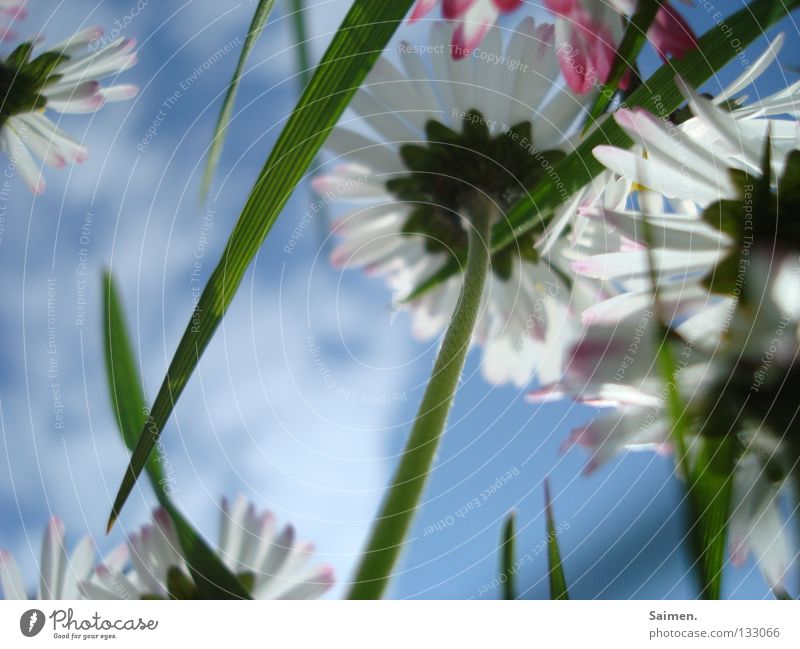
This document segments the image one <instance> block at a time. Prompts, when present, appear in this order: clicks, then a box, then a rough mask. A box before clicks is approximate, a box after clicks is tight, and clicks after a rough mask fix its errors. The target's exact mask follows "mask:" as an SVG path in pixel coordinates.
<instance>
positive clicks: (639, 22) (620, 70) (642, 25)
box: [583, 0, 661, 134]
mask: <svg viewBox="0 0 800 649" xmlns="http://www.w3.org/2000/svg"><path fill="white" fill-rule="evenodd" d="M660 7H661V3H660V2H659V0H639V4H638V5H637V7H636V13H635V14H633V16H632V17H631V19H630V21H629V22H628V27H627V28H626V29H625V34H624V35H623V36H622V40H621V41H620V43H619V47H618V48H617V54H616V56H615V57H614V63H613V65H612V67H611V72H609V74H608V79H606V82H605V83H604V84H602V85H601V86H600V91H599V93H598V95H597V99H596V100H595V102H594V106H592V109H591V110H590V111H589V117H588V118H587V120H586V126H584V127H583V132H584V134H585V133H586V132H587V131H588V130H589V129H590V128H591V127H592V126H594V124H595V122H596V121H597V118H598V117H600V115H602V114H603V111H605V109H606V107H607V106H608V104H609V103H611V100H612V99H613V97H614V93H616V91H617V87H618V86H619V82H620V81H622V77H623V76H624V75H625V72H626V70H630V69H632V66H631V64H632V63H633V62H634V61H636V58H637V57H638V56H639V53H640V52H641V51H642V47H644V44H645V43H646V42H647V31H648V30H649V29H650V25H652V24H653V21H654V20H655V18H656V14H657V13H658V10H659V8H660Z"/></svg>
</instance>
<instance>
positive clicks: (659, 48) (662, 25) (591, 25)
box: [544, 0, 697, 93]
mask: <svg viewBox="0 0 800 649" xmlns="http://www.w3.org/2000/svg"><path fill="white" fill-rule="evenodd" d="M637 4H638V2H637V0H545V2H544V5H545V7H547V8H548V9H549V10H550V11H552V12H553V13H554V14H555V15H556V16H557V17H558V20H557V21H556V46H557V49H558V53H559V62H560V64H561V72H562V73H563V74H564V77H565V79H566V80H567V83H568V84H569V86H570V88H572V89H573V90H574V91H575V92H577V93H586V92H589V91H590V90H592V88H594V87H596V86H599V85H600V84H603V83H605V81H606V79H607V78H608V75H609V73H610V72H611V68H612V66H613V64H614V58H615V57H616V51H617V46H618V45H619V43H620V41H621V40H622V34H623V21H622V17H621V15H628V16H631V15H633V14H634V13H635V12H636V8H637ZM647 35H648V38H649V39H650V42H651V43H652V44H653V47H654V48H655V50H656V52H658V54H659V56H661V57H662V58H664V59H666V58H667V56H677V57H679V56H682V55H683V54H684V53H685V52H687V51H689V50H691V49H694V48H695V47H696V46H697V44H696V42H695V37H694V34H693V33H692V30H691V28H690V27H689V25H688V24H687V23H686V21H685V20H684V19H683V18H681V16H680V14H678V13H677V12H676V11H675V9H674V8H673V7H672V6H670V4H669V3H668V2H664V3H663V4H662V6H661V8H660V9H659V11H658V13H657V14H656V18H655V20H654V21H653V24H652V25H651V26H650V29H649V31H648V32H647ZM626 83H627V82H626V81H625V80H623V83H622V84H621V85H622V86H623V87H625V86H626Z"/></svg>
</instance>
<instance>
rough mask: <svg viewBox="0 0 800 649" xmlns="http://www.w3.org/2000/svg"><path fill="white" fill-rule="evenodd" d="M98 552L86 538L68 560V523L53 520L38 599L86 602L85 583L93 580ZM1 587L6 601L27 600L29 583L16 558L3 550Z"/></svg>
mask: <svg viewBox="0 0 800 649" xmlns="http://www.w3.org/2000/svg"><path fill="white" fill-rule="evenodd" d="M95 557H96V550H95V546H94V543H93V542H92V539H91V537H89V536H84V537H83V538H82V539H81V540H80V541H78V544H77V545H76V546H75V549H74V550H73V551H72V554H71V555H69V557H68V556H67V551H66V541H65V538H64V523H63V522H62V521H61V520H60V519H58V518H52V519H51V520H50V523H49V524H48V526H47V529H46V530H45V533H44V539H43V541H42V554H41V560H40V562H39V579H38V589H37V591H36V597H35V598H34V599H83V591H82V589H81V586H80V585H81V583H82V582H85V581H88V580H90V579H92V575H93V573H94V563H95ZM0 586H1V587H2V594H3V597H4V598H5V599H27V598H28V594H27V591H26V589H25V581H24V580H23V577H22V573H21V571H20V569H19V566H18V565H17V562H16V561H15V560H14V557H13V556H11V554H10V553H9V552H7V551H5V550H0Z"/></svg>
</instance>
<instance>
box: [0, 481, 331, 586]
mask: <svg viewBox="0 0 800 649" xmlns="http://www.w3.org/2000/svg"><path fill="white" fill-rule="evenodd" d="M217 551H218V553H219V556H220V558H221V559H222V561H223V563H224V564H225V566H226V567H227V568H228V569H229V570H230V571H231V572H232V573H233V574H235V575H236V576H237V577H239V579H240V580H241V581H242V583H243V584H244V585H245V587H246V588H247V590H248V592H249V593H250V594H251V595H252V596H253V598H254V599H315V598H317V597H319V596H321V595H322V594H324V593H325V592H326V591H327V590H328V589H329V588H330V587H331V586H332V585H333V579H334V578H333V571H332V569H331V568H330V567H329V566H327V565H322V566H309V565H308V564H309V560H310V559H311V556H312V554H313V552H314V548H313V546H312V545H311V544H310V543H307V542H298V541H297V539H296V537H295V531H294V528H293V527H292V526H291V525H286V526H285V527H283V528H281V527H279V526H278V524H277V521H276V519H275V516H274V515H273V514H272V513H271V512H268V511H264V512H259V511H257V510H256V508H255V506H254V505H253V504H252V503H248V502H247V500H246V499H245V498H244V496H242V495H239V496H238V497H237V498H236V500H235V501H234V502H233V503H229V502H227V501H226V500H223V501H222V505H221V507H220V525H219V542H218V548H217ZM40 572H41V574H40V579H39V586H38V589H37V591H36V596H35V599H96V600H109V599H113V600H128V599H172V598H174V599H199V594H198V593H197V588H196V586H195V585H194V583H193V582H192V580H191V577H190V573H189V567H188V566H187V564H186V561H185V560H184V559H183V556H182V554H181V547H180V543H179V541H178V537H177V534H176V531H175V527H174V525H173V523H172V520H171V519H170V517H169V516H168V515H167V513H166V512H165V511H164V510H163V509H159V510H156V511H155V512H154V513H153V521H152V523H151V524H149V525H145V526H143V527H142V528H141V530H140V531H139V532H137V533H134V534H131V536H130V538H129V539H128V541H127V543H125V544H123V545H121V546H119V547H117V548H115V549H113V550H112V551H111V552H109V553H108V554H107V555H105V556H104V557H103V558H102V559H101V560H99V561H98V560H97V550H96V549H95V545H94V542H93V541H92V538H91V537H90V536H84V537H83V538H82V539H81V540H80V541H78V543H77V544H76V546H75V548H74V549H73V551H72V553H70V554H69V555H68V554H67V545H66V539H65V531H64V524H63V523H62V522H61V521H60V520H59V519H57V518H54V519H52V520H51V521H50V524H49V525H48V526H47V529H46V530H45V533H44V539H43V541H42V553H41V562H40ZM0 586H1V587H2V592H3V596H4V597H5V599H27V598H28V593H27V591H26V589H25V581H24V580H23V577H22V574H21V572H20V570H19V567H18V565H17V563H16V561H15V560H14V558H13V557H12V556H11V555H10V554H9V553H8V552H6V551H0Z"/></svg>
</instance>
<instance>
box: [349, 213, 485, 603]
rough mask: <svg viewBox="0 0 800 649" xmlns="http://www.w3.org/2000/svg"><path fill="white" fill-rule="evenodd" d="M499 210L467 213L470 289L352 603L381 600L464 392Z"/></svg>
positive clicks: (462, 301) (462, 299)
mask: <svg viewBox="0 0 800 649" xmlns="http://www.w3.org/2000/svg"><path fill="white" fill-rule="evenodd" d="M493 209H494V207H493V206H492V205H491V203H489V202H488V200H487V199H485V198H484V197H476V198H475V200H473V201H472V203H471V204H470V207H469V208H468V209H467V210H466V212H467V216H468V221H469V226H468V227H469V242H468V253H467V265H466V272H465V274H464V286H463V288H462V290H461V296H460V297H459V300H458V304H457V305H456V308H455V311H454V313H453V319H452V320H451V321H450V326H449V327H448V329H447V333H445V336H444V341H443V342H442V348H441V350H440V351H439V355H438V356H437V357H436V363H435V364H434V366H433V373H432V374H431V378H430V381H429V382H428V387H427V388H426V389H425V395H424V396H423V397H422V403H421V404H420V407H419V411H418V412H417V418H416V420H415V421H414V426H413V427H412V429H411V435H410V436H409V438H408V441H407V442H406V446H405V449H404V450H403V455H402V458H401V460H400V465H399V466H398V467H397V470H396V472H395V475H394V478H393V480H392V486H391V488H390V490H389V493H388V495H387V496H386V498H385V500H384V502H383V506H382V508H381V511H380V514H379V516H378V518H377V520H376V521H375V523H374V526H373V529H372V534H371V536H370V539H369V543H368V544H367V549H366V551H365V553H364V555H363V556H362V558H361V564H360V565H359V567H358V570H357V571H356V576H355V580H354V582H353V586H352V588H351V590H350V594H349V598H350V599H378V598H380V597H381V594H382V593H383V591H384V589H385V588H386V585H387V582H388V581H389V577H390V576H391V572H392V568H393V567H394V564H395V562H396V561H397V557H398V555H399V554H400V550H401V548H402V546H403V540H404V539H405V537H406V534H407V533H408V530H409V527H410V526H411V520H412V517H413V516H414V512H415V511H416V508H417V505H418V503H419V500H420V497H421V496H422V490H423V488H424V487H425V481H426V479H427V477H428V474H429V473H430V471H431V467H432V465H433V460H434V457H435V456H436V449H437V448H438V447H439V440H440V439H441V437H442V433H443V432H444V427H445V424H446V422H447V415H448V414H449V412H450V406H451V405H452V403H453V396H454V395H455V392H456V388H457V387H458V380H459V378H460V376H461V370H462V369H463V367H464V360H465V358H466V356H467V350H468V349H469V344H470V340H471V338H472V332H473V330H474V328H475V323H476V321H477V319H478V311H479V309H480V305H481V297H482V295H483V287H484V284H485V282H486V277H487V274H488V271H489V260H490V252H489V240H488V238H489V223H490V220H491V219H490V211H491V210H493Z"/></svg>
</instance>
